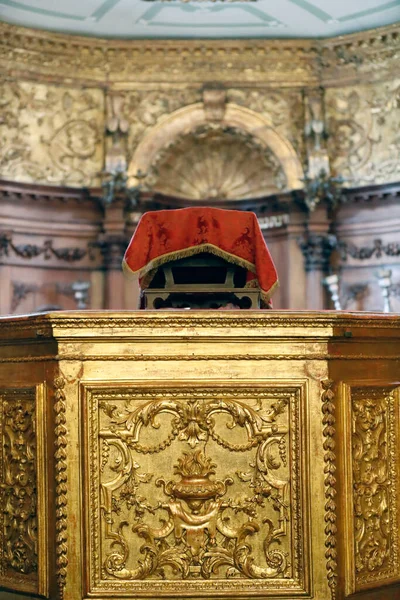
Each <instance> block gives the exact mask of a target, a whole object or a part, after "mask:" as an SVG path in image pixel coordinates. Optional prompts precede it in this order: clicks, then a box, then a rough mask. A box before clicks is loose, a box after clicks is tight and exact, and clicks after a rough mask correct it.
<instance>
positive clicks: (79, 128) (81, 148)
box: [0, 80, 104, 186]
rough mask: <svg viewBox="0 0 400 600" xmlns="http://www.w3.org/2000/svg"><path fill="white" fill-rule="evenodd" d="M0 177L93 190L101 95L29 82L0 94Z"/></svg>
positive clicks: (99, 151) (99, 163)
mask: <svg viewBox="0 0 400 600" xmlns="http://www.w3.org/2000/svg"><path fill="white" fill-rule="evenodd" d="M0 98H1V100H0V108H1V111H2V119H1V120H0V177H2V178H4V179H9V180H16V181H26V182H35V183H45V184H55V185H71V186H82V185H96V184H97V183H98V181H99V173H100V171H101V170H102V168H103V128H104V125H103V120H104V107H103V103H104V102H103V92H102V91H101V90H100V89H72V88H64V87H59V86H54V85H49V84H41V83H32V82H28V81H8V80H6V81H3V82H2V84H1V91H0Z"/></svg>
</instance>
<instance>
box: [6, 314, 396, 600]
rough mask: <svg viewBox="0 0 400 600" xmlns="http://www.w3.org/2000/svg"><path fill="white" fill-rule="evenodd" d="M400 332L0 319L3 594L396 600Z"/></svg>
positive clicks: (392, 321)
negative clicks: (393, 599)
mask: <svg viewBox="0 0 400 600" xmlns="http://www.w3.org/2000/svg"><path fill="white" fill-rule="evenodd" d="M399 325H400V321H399V317H398V316H396V315H389V316H386V315H384V316H383V315H380V316H379V315H373V314H366V313H363V314H362V315H361V314H360V315H356V314H350V313H348V314H346V313H329V312H325V313H312V312H307V313H289V312H274V311H268V312H263V311H255V312H252V311H247V312H246V313H244V312H242V313H236V312H230V313H219V312H213V311H207V313H205V312H204V313H202V312H198V313H197V312H195V311H188V312H186V311H182V313H181V312H179V311H174V312H171V313H169V312H168V311H162V312H161V311H160V312H154V313H153V312H151V313H150V312H149V313H143V312H139V313H129V312H124V313H106V312H103V313H101V312H86V313H71V312H69V313H68V312H64V313H63V312H57V313H53V314H51V313H50V314H44V315H37V316H32V317H19V318H18V317H16V318H12V317H8V318H3V319H0V335H1V340H2V344H1V345H0V442H1V446H0V485H1V487H0V595H1V594H4V598H5V599H7V600H8V599H9V597H10V596H9V595H8V594H9V593H11V594H12V596H11V597H12V598H13V600H14V599H15V600H17V599H19V598H21V600H22V598H24V597H25V598H26V595H27V594H28V595H29V598H39V597H41V598H47V599H49V600H89V598H90V599H91V600H93V599H97V600H105V598H107V599H112V598H121V597H123V598H126V599H128V600H129V599H133V598H135V599H136V598H138V599H140V598H142V599H144V598H148V599H153V600H156V599H157V600H158V599H159V598H165V599H169V600H173V599H176V598H177V597H180V596H182V597H186V598H191V599H192V600H194V599H198V600H200V599H201V598H203V599H204V598H209V599H213V598H219V599H223V600H228V599H237V600H243V598H249V597H252V598H259V599H265V600H266V599H267V598H273V599H274V600H283V599H284V598H286V599H289V598H290V600H295V599H296V598H299V599H300V598H302V599H307V598H308V599H309V600H311V599H313V600H345V599H346V598H350V597H352V596H353V594H354V593H356V594H357V597H358V598H360V599H361V600H363V599H364V600H370V599H371V598H373V599H374V600H386V599H387V598H395V597H397V596H396V594H397V595H398V594H399V591H400V581H399V579H400V578H399V571H400V564H399V562H400V561H399V529H400V528H399V520H400V506H399V450H398V448H399V447H400V443H399V442H400V433H399V400H400V386H399V384H398V364H399V360H400V352H399V349H400V326H399ZM349 332H351V336H349Z"/></svg>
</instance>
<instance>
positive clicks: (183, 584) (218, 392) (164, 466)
mask: <svg viewBox="0 0 400 600" xmlns="http://www.w3.org/2000/svg"><path fill="white" fill-rule="evenodd" d="M302 398H303V391H302V388H301V386H300V387H297V388H296V387H293V386H292V387H282V388H279V387H271V388H265V387H255V388H252V389H248V388H240V387H239V388H235V389H229V388H226V387H223V388H201V389H200V388H193V387H187V388H164V389H157V388H156V389H147V388H126V389H123V388H119V389H115V390H110V389H107V388H103V389H102V388H96V389H87V390H86V400H87V407H86V408H87V416H88V431H87V439H86V443H87V444H88V446H89V450H88V463H87V493H88V496H89V498H90V502H89V503H88V504H90V508H89V512H88V519H89V527H90V535H91V539H92V540H93V542H92V547H91V549H90V557H89V564H90V567H89V570H90V581H91V584H90V585H91V591H96V592H100V593H101V590H105V589H107V590H109V589H113V590H122V589H123V590H124V591H128V592H130V593H137V594H140V593H146V591H149V590H150V588H151V590H152V593H153V594H155V593H157V591H159V592H162V593H168V592H170V593H171V592H174V593H176V594H178V593H179V591H180V590H183V589H184V590H185V591H186V593H187V592H188V591H192V592H193V593H198V592H202V593H203V594H204V593H207V594H209V595H210V596H212V595H213V594H214V593H215V591H216V590H220V591H221V590H222V591H228V590H231V591H233V592H235V593H237V594H240V593H241V594H243V593H248V592H249V591H250V590H261V589H262V590H266V589H268V590H275V591H276V592H277V593H278V591H279V590H280V589H281V588H282V586H285V589H287V588H289V589H292V590H293V591H294V592H295V591H301V590H303V591H305V590H307V589H308V579H307V575H306V572H305V564H304V556H305V552H306V546H307V543H308V542H307V540H306V539H305V536H304V532H303V523H302V517H301V515H302V511H303V510H304V501H303V500H302V498H301V493H300V489H301V480H302V478H303V476H304V474H303V473H302V472H301V469H300V454H299V453H300V451H301V450H300V448H301V445H302V440H301V434H300V404H301V402H302V401H303V400H302Z"/></svg>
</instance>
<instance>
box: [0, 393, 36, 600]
mask: <svg viewBox="0 0 400 600" xmlns="http://www.w3.org/2000/svg"><path fill="white" fill-rule="evenodd" d="M35 417H36V404H35V388H21V389H17V388H16V389H14V388H11V389H2V390H0V436H1V465H0V467H1V468H0V485H1V489H2V493H1V495H0V510H1V513H0V586H2V585H4V586H7V587H12V588H13V589H19V590H22V591H36V587H37V571H38V541H37V481H36V468H37V457H36V427H35Z"/></svg>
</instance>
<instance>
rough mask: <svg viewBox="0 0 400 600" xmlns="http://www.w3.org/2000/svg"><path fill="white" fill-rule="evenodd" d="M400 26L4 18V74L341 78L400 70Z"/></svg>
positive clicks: (302, 82)
mask: <svg viewBox="0 0 400 600" xmlns="http://www.w3.org/2000/svg"><path fill="white" fill-rule="evenodd" d="M399 60H400V25H399V24H397V25H390V26H387V27H382V28H379V29H375V30H370V31H367V32H363V33H357V34H349V35H346V36H341V37H339V38H332V39H325V40H286V39H280V40H108V39H98V38H88V37H82V36H72V35H65V34H55V33H49V32H45V31H39V30H34V29H28V28H25V27H19V26H15V25H9V24H6V23H0V71H1V72H2V75H3V77H4V76H5V77H7V76H11V77H15V76H18V77H20V78H26V79H33V80H40V81H54V82H60V83H66V84H69V85H70V84H71V83H73V84H75V85H91V84H93V85H96V86H97V87H99V86H108V87H113V86H115V87H118V86H121V85H125V84H129V83H133V82H134V83H135V84H139V85H140V84H146V83H153V84H157V85H160V84H163V85H166V86H167V85H176V84H185V85H191V84H193V85H194V84H198V83H202V82H204V81H210V80H219V81H221V82H226V83H229V84H234V83H240V84H241V86H243V85H244V86H245V85H246V84H247V85H252V86H253V85H260V86H266V85H267V86H274V87H282V86H290V87H305V86H310V85H320V84H324V85H337V84H343V83H350V82H352V83H354V82H358V81H363V80H365V81H371V80H376V79H385V78H387V77H390V76H391V75H393V76H395V75H396V73H397V74H398V64H399Z"/></svg>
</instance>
